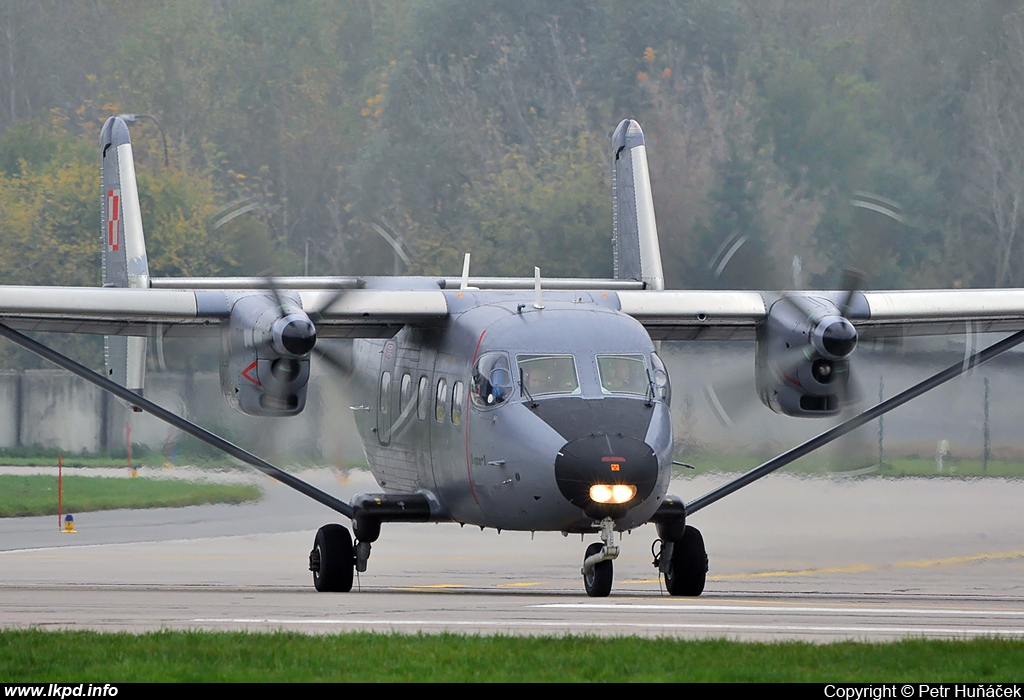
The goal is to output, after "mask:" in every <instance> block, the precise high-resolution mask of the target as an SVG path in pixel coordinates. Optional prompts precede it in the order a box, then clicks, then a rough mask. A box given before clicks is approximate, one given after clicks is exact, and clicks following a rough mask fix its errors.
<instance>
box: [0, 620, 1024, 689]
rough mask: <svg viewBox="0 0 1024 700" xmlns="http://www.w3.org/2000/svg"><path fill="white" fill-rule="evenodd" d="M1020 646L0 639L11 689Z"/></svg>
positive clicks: (613, 677)
mask: <svg viewBox="0 0 1024 700" xmlns="http://www.w3.org/2000/svg"><path fill="white" fill-rule="evenodd" d="M1022 668H1024V641H1021V640H995V639H976V640H971V641H925V640H905V641H900V642H892V643H885V644H868V643H862V642H838V643H833V644H810V643H803V642H781V643H771V644H744V643H740V642H729V641H723V640H709V641H693V640H673V639H660V640H659V639H644V638H639V637H615V638H601V637H506V636H495V637H477V636H462V635H453V634H442V635H398V634H390V635H387V634H370V633H352V634H341V635H331V636H313V635H303V634H297V633H267V634H263V633H229V632H215V633H204V632H168V631H165V632H154V633H148V634H140V635H133V634H128V633H119V634H101V633H98V632H43V631H36V630H4V631H0V678H2V679H4V681H6V682H92V683H119V682H154V681H156V682H159V681H182V682H210V681H248V682H277V683H280V682H295V681H298V682H308V681H334V682H339V681H383V682H391V681H447V682H451V681H488V682H507V681H532V682H559V681H617V682H638V681H639V682H643V681H658V682H664V681H691V682H708V681H730V682H748V681H751V682H819V683H820V682H884V681H888V682H899V681H908V682H919V681H924V682H933V683H934V682H986V681H987V682H1008V681H1019V680H1020V673H1021V669H1022Z"/></svg>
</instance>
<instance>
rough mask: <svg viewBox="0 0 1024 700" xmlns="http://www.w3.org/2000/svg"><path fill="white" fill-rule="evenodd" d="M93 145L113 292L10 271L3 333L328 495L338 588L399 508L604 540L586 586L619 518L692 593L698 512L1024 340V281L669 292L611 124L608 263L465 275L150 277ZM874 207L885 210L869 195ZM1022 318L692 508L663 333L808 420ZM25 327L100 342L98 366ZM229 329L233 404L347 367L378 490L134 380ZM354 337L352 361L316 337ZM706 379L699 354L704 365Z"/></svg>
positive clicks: (115, 169) (602, 571) (633, 158)
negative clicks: (890, 345)
mask: <svg viewBox="0 0 1024 700" xmlns="http://www.w3.org/2000/svg"><path fill="white" fill-rule="evenodd" d="M100 141H101V182H102V190H101V192H102V196H101V204H102V218H101V226H102V246H103V286H102V287H46V286H25V287H17V286H0V335H3V336H4V337H6V338H8V339H10V340H12V341H13V342H16V343H18V344H19V345H21V346H22V347H25V348H27V349H29V350H31V351H32V352H35V353H37V354H38V355H40V356H42V357H44V358H46V359H48V360H50V361H51V362H53V363H55V364H57V365H59V366H61V367H64V368H65V369H67V370H69V371H71V372H74V373H75V374H77V375H78V376H81V377H83V378H85V379H87V380H88V381H90V382H92V383H94V384H96V385H97V386H100V387H101V388H102V389H104V390H105V391H108V392H110V393H112V394H114V395H115V396H117V397H118V398H119V399H120V400H121V401H122V402H124V403H126V405H129V406H131V407H132V408H133V409H134V410H138V411H145V412H147V413H150V414H152V415H154V416H155V417H157V418H159V419H160V420H163V421H166V422H168V423H170V424H171V425H173V426H175V427H178V428H179V429H181V430H183V431H185V432H187V433H189V434H191V435H193V436H195V437H197V438H199V439H201V440H204V441H205V442H207V443H209V444H211V445H214V446H215V447H217V448H218V449H221V450H223V451H224V452H225V453H227V454H229V455H231V456H232V457H235V458H237V459H239V460H241V461H243V462H245V463H247V464H250V465H252V466H254V467H255V468H257V469H259V470H260V471H262V472H264V473H265V474H268V475H270V476H272V477H273V478H275V479H277V480H279V481H281V482H282V483H284V484H286V485H287V486H289V487H291V488H294V489H296V490H298V491H300V492H301V493H303V494H305V495H307V496H309V497H310V498H312V499H314V500H316V501H318V502H320V503H322V504H324V505H326V506H328V507H329V508H332V509H333V510H335V511H336V512H337V513H339V514H341V516H343V517H345V518H348V519H349V521H350V527H346V526H345V525H342V524H338V523H332V524H327V525H325V526H324V527H322V528H320V530H319V531H318V532H317V533H316V535H315V538H314V544H313V548H312V551H311V552H310V555H309V568H310V571H311V572H312V577H313V583H314V586H315V588H316V589H317V590H318V591H324V592H347V591H350V590H351V589H352V587H353V579H354V574H355V572H357V571H358V572H364V571H366V570H367V568H368V562H369V558H370V551H371V546H372V544H373V543H374V542H375V541H377V539H378V537H379V535H380V531H381V527H382V525H383V524H385V523H391V522H450V523H459V524H462V525H467V524H468V525H476V526H479V527H481V528H494V529H497V530H499V531H500V530H519V531H533V532H536V531H552V532H561V533H581V534H583V535H587V534H591V535H593V534H596V535H597V536H598V541H595V542H593V543H591V544H590V545H589V546H588V547H587V548H586V551H585V553H584V557H583V564H582V567H581V574H582V577H583V582H584V589H585V591H586V593H587V595H589V596H592V597H602V596H607V595H609V593H610V591H611V589H612V584H613V568H612V567H613V561H614V560H615V558H616V557H617V556H618V554H619V551H620V547H619V544H618V543H617V541H616V537H617V533H621V532H623V531H627V530H632V529H634V528H637V527H639V526H641V525H644V524H646V523H654V524H655V526H656V529H657V535H658V540H657V541H656V546H657V554H656V556H655V560H654V564H655V566H656V567H657V569H658V572H659V576H660V577H662V578H663V579H664V583H665V589H666V590H667V592H668V593H669V594H671V595H673V596H698V595H700V594H701V593H702V592H703V590H704V587H705V583H706V576H707V572H708V556H707V551H706V548H705V544H704V540H703V536H702V534H701V532H700V531H699V530H698V529H696V528H695V527H693V526H692V525H691V524H690V523H689V519H690V517H691V516H692V515H693V514H695V513H696V512H698V511H699V510H701V509H703V508H705V507H707V506H708V505H711V504H712V503H714V502H716V501H717V500H719V499H721V498H723V497H725V496H727V495H728V494H730V493H733V492H734V491H736V490H738V489H740V488H744V487H746V486H747V485H749V484H751V483H753V482H754V481H756V480H757V479H759V478H761V477H763V476H764V475H766V474H768V473H770V472H772V471H774V470H776V469H778V468H781V467H783V466H785V465H786V464H788V463H790V462H792V461H793V460H795V459H797V458H798V457H800V456H803V455H804V454H807V453H808V452H810V451H813V450H814V449H817V448H819V447H821V446H822V445H824V444H827V443H828V442H831V441H832V440H834V439H836V438H838V437H840V436H841V435H843V434H845V433H847V432H849V431H850V430H853V429H854V428H856V427H858V426H860V425H863V424H864V423H866V422H867V421H869V420H873V419H874V418H877V417H879V416H880V415H883V414H884V413H886V412H888V411H890V410H893V409H894V408H896V407H897V406H899V405H902V404H903V403H905V402H906V401H909V400H910V399H912V398H914V397H916V396H919V395H921V394H923V393H925V392H927V391H930V390H931V389H932V388H934V387H935V386H938V385H939V384H941V383H943V382H945V381H948V380H950V379H952V378H954V377H956V376H959V375H960V374H962V373H963V372H965V371H967V370H968V369H970V368H971V367H973V366H975V365H976V364H978V363H980V362H984V361H987V360H988V359H991V358H992V357H995V356H997V355H999V354H1000V353H1002V352H1005V351H1007V350H1008V349H1010V348H1011V347H1014V346H1015V345H1017V344H1019V343H1021V342H1024V331H1021V330H1020V329H1021V328H1024V290H1006V289H998V290H926V291H895V292H893V291H888V292H887V291H880V292H875V291H859V290H858V289H857V288H856V287H857V285H856V283H850V284H849V285H846V286H847V288H846V289H841V290H838V291H790V292H786V293H783V292H753V291H717V290H716V291H699V290H697V291H690V290H666V289H665V283H664V273H663V269H662V262H661V253H660V244H659V240H658V233H657V226H656V222H655V215H654V202H653V198H652V195H651V185H650V177H649V173H648V161H647V151H646V143H645V139H644V134H643V131H642V130H641V128H640V125H639V124H638V123H637V122H636V121H633V120H629V119H627V120H623V121H622V122H621V123H620V124H619V125H618V127H617V128H616V129H615V131H614V133H613V135H612V139H611V142H612V154H611V160H612V197H613V226H612V230H613V237H612V243H613V245H612V249H613V250H612V252H613V259H614V274H613V278H611V279H560V278H559V279H543V278H542V277H541V275H540V271H539V269H535V273H534V276H533V277H532V278H489V277H473V276H470V258H469V256H468V255H467V257H466V260H465V263H464V266H463V271H462V275H461V277H451V278H449V277H439V278H435V277H278V278H273V277H234V278H173V279H171V278H155V277H151V276H150V274H149V266H148V263H147V257H146V245H145V238H144V233H143V225H142V211H141V209H140V205H139V198H138V191H137V185H136V176H135V167H134V160H133V155H132V146H131V139H130V136H129V133H128V128H127V126H126V124H125V122H124V121H123V120H122V119H120V118H118V117H111V118H110V119H108V120H107V122H106V123H105V124H104V126H103V129H102V131H101V136H100ZM861 206H862V208H863V210H864V212H865V215H868V216H874V215H877V216H883V217H885V216H889V217H892V216H893V214H892V211H891V209H887V207H886V206H885V203H884V201H880V200H878V199H872V198H864V199H863V200H862V202H861ZM965 328H966V329H968V330H969V331H971V332H974V333H983V332H994V331H1016V333H1014V334H1013V335H1010V336H1009V337H1007V338H1006V339H1005V340H1002V341H999V342H998V343H995V344H994V345H993V346H992V347H990V348H987V349H985V350H982V351H979V352H976V353H974V354H972V355H969V356H966V357H965V359H964V361H963V362H962V363H957V364H956V365H954V366H952V367H950V368H948V369H946V370H944V371H943V372H940V373H938V374H936V375H934V376H933V377H931V378H929V379H927V380H925V381H923V382H921V383H919V384H917V385H915V386H914V387H911V388H909V389H907V390H906V391H904V392H901V393H900V394H897V395H896V396H893V397H891V398H890V399H888V400H886V401H884V402H882V403H880V404H878V405H877V406H874V407H872V408H870V409H868V410H866V411H864V412H862V413H860V414H858V415H857V416H855V417H854V418H851V419H849V420H846V421H844V422H842V423H840V424H839V425H836V426H833V427H832V428H829V429H828V430H826V431H824V432H823V433H821V434H820V435H818V436H817V437H815V438H812V439H811V440H808V441H807V442H805V443H803V444H801V445H798V446H796V447H794V448H792V449H791V450H788V451H787V452H785V453H783V454H781V455H779V456H778V457H776V458H774V459H772V460H769V461H768V462H766V463H765V464H763V465H761V466H760V467H757V468H756V469H754V470H752V471H751V472H748V473H746V474H744V475H742V476H740V477H737V478H736V479H734V480H732V481H730V482H729V483H727V484H725V485H723V486H721V487H719V488H717V489H715V490H714V491H712V492H710V493H708V494H705V495H704V496H701V497H700V498H697V499H695V500H693V501H690V502H686V501H685V500H684V499H682V498H680V497H679V496H677V495H674V494H670V493H669V481H670V478H671V476H672V471H673V466H674V465H675V464H683V463H682V462H677V461H675V459H674V458H675V456H676V455H674V454H673V435H672V420H671V409H670V406H671V393H672V390H671V380H670V378H669V375H668V371H667V370H666V367H665V363H664V362H663V361H662V359H661V357H660V355H659V343H660V342H661V341H674V340H686V341H715V340H747V341H752V342H753V343H755V349H756V363H755V369H756V373H755V381H756V385H757V390H758V395H759V397H760V399H761V401H762V402H763V403H764V404H765V405H766V406H768V407H769V408H771V409H772V410H774V411H776V412H778V413H782V414H785V415H790V416H797V417H828V416H836V415H838V414H839V412H840V411H841V410H842V409H843V407H844V406H845V404H847V403H849V401H850V376H851V365H850V359H851V356H852V355H853V353H854V350H855V348H856V346H857V344H858V342H859V341H860V340H863V339H886V338H898V337H903V336H904V335H939V334H960V333H961V332H963V329H965ZM24 331H46V332H60V333H90V334H98V335H104V336H106V343H105V366H106V370H105V373H104V374H101V373H97V372H94V371H92V370H90V369H88V368H86V367H84V366H82V365H80V364H78V363H76V362H74V361H73V360H71V359H70V358H68V357H66V356H64V355H62V354H61V353H59V352H56V351H55V350H53V349H52V348H49V347H48V346H46V345H45V344H43V343H40V342H39V341H37V340H34V339H32V338H29V337H28V336H25V335H24V334H23V332H24ZM192 336H214V337H219V338H220V339H221V341H222V343H221V346H222V350H221V357H220V379H221V388H222V391H223V394H224V397H225V399H226V400H227V402H228V403H229V404H230V405H231V406H233V407H234V408H235V409H237V410H238V411H240V412H242V413H245V414H248V415H255V416H278V417H288V416H294V415H297V414H298V413H300V412H301V411H302V410H303V408H304V407H305V402H306V392H307V384H308V382H309V377H310V364H311V362H313V361H314V358H316V360H315V361H323V362H325V363H326V364H327V365H328V366H330V367H332V368H335V369H337V370H339V371H340V372H341V373H343V374H344V375H345V376H346V377H348V378H349V380H350V381H351V382H352V387H353V391H354V392H355V393H356V394H357V395H358V396H360V399H359V404H358V405H356V406H353V407H352V409H353V414H354V417H355V423H356V426H357V429H358V431H359V434H360V438H361V440H362V443H363V446H364V449H365V453H366V459H367V462H368V464H369V467H370V470H371V472H372V473H373V476H374V477H375V478H376V480H377V482H378V484H379V485H380V488H381V491H380V492H377V493H363V494H358V495H356V496H354V497H352V498H351V500H350V501H348V502H344V501H342V500H340V499H338V498H336V497H334V496H332V495H331V494H329V493H326V492H324V491H321V490H320V489H317V488H315V487H313V486H312V485H310V484H308V483H306V482H304V481H302V480H300V479H298V478H296V477H295V476H293V475H291V474H288V473H287V472H285V471H282V470H280V469H278V468H277V467H275V466H274V465H272V464H270V463H269V462H267V461H265V460H263V459H261V458H260V457H258V456H256V455H253V454H251V453H249V452H247V451H246V450H244V449H242V448H240V447H238V446H237V445H234V444H232V443H230V442H228V441H226V440H224V439H223V438H221V437H219V436H217V435H214V434H213V433H210V432H209V431H207V430H205V429H203V428H202V427H200V426H198V425H196V424H194V423H192V422H190V421H188V420H186V419H184V418H182V417H180V416H178V415H176V414H173V413H171V412H170V411H167V410H166V409H164V408H162V407H161V406H159V405H157V404H155V403H153V402H152V401H150V400H148V399H147V398H145V396H144V382H145V366H146V365H145V359H146V352H147V344H148V340H149V339H151V338H163V337H168V338H170V337H192ZM333 338H347V339H351V350H350V352H348V353H347V354H339V353H337V352H334V351H331V350H329V349H326V348H324V347H323V345H325V343H320V342H319V341H320V340H321V339H333ZM694 371H697V372H699V371H700V369H699V368H694Z"/></svg>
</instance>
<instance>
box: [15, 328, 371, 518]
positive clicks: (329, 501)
mask: <svg viewBox="0 0 1024 700" xmlns="http://www.w3.org/2000/svg"><path fill="white" fill-rule="evenodd" d="M0 336H3V337H5V338H7V339H8V340H10V341H12V342H14V343H17V344H18V345H20V346H21V347H23V348H25V349H26V350H29V351H30V352H33V353H35V354H36V355H39V356H40V357H42V358H43V359H44V360H49V361H50V362H52V363H54V364H55V365H59V366H60V367H63V368H64V369H66V370H68V371H69V372H71V373H73V374H76V375H78V376H79V377H81V378H82V379H84V380H86V381H87V382H91V383H93V384H95V385H96V386H98V387H99V388H100V389H103V390H104V391H109V392H110V393H111V394H113V395H114V396H116V397H117V398H119V399H121V400H123V401H127V402H128V403H130V404H132V405H133V406H137V407H138V408H141V409H142V410H144V411H145V412H146V413H150V414H152V415H153V416H154V417H156V418H159V419H160V420H162V421H163V422H165V423H169V424H170V425H173V426H174V427H175V428H177V429H178V430H182V431H184V432H186V433H188V434H189V435H191V436H192V437H194V438H196V439H198V440H202V441H203V442H205V443H206V444H208V445H212V446H213V447H216V448H217V449H218V450H221V451H222V452H226V453H227V454H229V455H231V456H232V457H234V458H236V459H240V460H241V461H243V462H245V463H246V464H249V465H251V466H253V467H256V468H257V469H259V470H260V471H261V472H263V473H264V474H266V475H267V476H269V477H270V478H272V479H277V480H278V481H280V482H281V483H282V484H284V485H285V486H290V487H291V488H293V489H295V490H296V491H298V492H299V493H301V494H303V495H305V496H309V497H310V498H312V499H313V500H314V501H317V502H318V503H322V504H323V505H325V506H327V507H328V508H331V509H333V510H336V511H337V512H339V513H341V514H342V515H344V516H345V517H348V518H352V517H354V516H355V510H354V509H353V508H352V506H350V505H349V504H348V503H345V502H344V501H341V500H338V499H337V498H335V497H334V496H332V495H330V494H329V493H327V492H325V491H321V490H320V489H318V488H316V487H315V486H313V485H312V484H308V483H306V482H305V481H303V480H302V479H299V478H298V477H295V476H292V475H291V474H289V473H288V472H286V471H283V470H281V469H278V468H277V467H275V466H274V465H273V464H271V463H270V462H267V461H266V460H263V459H260V458H259V457H257V456H256V455H254V454H252V453H251V452H247V451H246V450H243V449H242V448H241V447H239V446H238V445H235V444H234V443H231V442H228V441H227V440H225V439H224V438H222V437H219V436H217V435H214V434H213V433H211V432H210V431H209V430H206V429H205V428H201V427H199V426H198V425H196V424H195V423H193V422H191V421H188V420H185V419H184V418H182V417H181V416H176V415H175V414H173V413H171V412H170V411H168V410H167V409H165V408H162V407H160V406H158V405H157V404H155V403H153V402H152V401H150V400H149V399H146V398H144V397H142V396H140V395H139V394H136V393H135V392H134V391H131V390H129V389H125V388H124V387H123V386H121V385H120V384H117V383H116V382H113V381H111V380H109V379H107V378H106V377H104V376H103V375H102V374H99V373H97V372H94V371H92V370H91V369H89V368H88V367H85V366H83V365H80V364H78V363H77V362H75V361H74V360H72V359H71V358H70V357H67V356H65V355H62V354H61V353H59V352H57V351H56V350H53V349H51V348H48V347H46V346H45V345H43V344H42V343H38V342H36V341H35V340H32V339H31V338H29V337H28V336H25V335H22V334H21V333H19V332H18V331H16V330H13V329H12V328H8V327H7V326H5V325H4V324H2V323H0Z"/></svg>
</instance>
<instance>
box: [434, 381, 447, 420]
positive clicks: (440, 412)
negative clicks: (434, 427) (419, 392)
mask: <svg viewBox="0 0 1024 700" xmlns="http://www.w3.org/2000/svg"><path fill="white" fill-rule="evenodd" d="M447 404H448V382H447V380H445V379H438V380H437V395H436V396H435V397H434V420H436V421H437V422H438V423H444V414H445V407H446V406H447Z"/></svg>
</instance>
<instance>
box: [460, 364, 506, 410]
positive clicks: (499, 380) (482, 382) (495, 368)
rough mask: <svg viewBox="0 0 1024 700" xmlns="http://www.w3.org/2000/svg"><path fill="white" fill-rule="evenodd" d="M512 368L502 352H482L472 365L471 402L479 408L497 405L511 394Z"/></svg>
mask: <svg viewBox="0 0 1024 700" xmlns="http://www.w3.org/2000/svg"><path fill="white" fill-rule="evenodd" d="M513 386H514V384H513V382H512V370H511V369H510V368H509V363H508V356H507V355H506V354H505V353H503V352H488V353H484V354H483V355H481V356H480V357H479V359H477V361H476V364H475V365H473V385H472V387H471V389H470V393H471V395H472V397H473V404H474V405H475V406H478V407H480V408H487V407H490V406H497V405H499V404H502V403H504V402H505V400H506V399H508V397H509V396H511V395H512V387H513Z"/></svg>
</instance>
